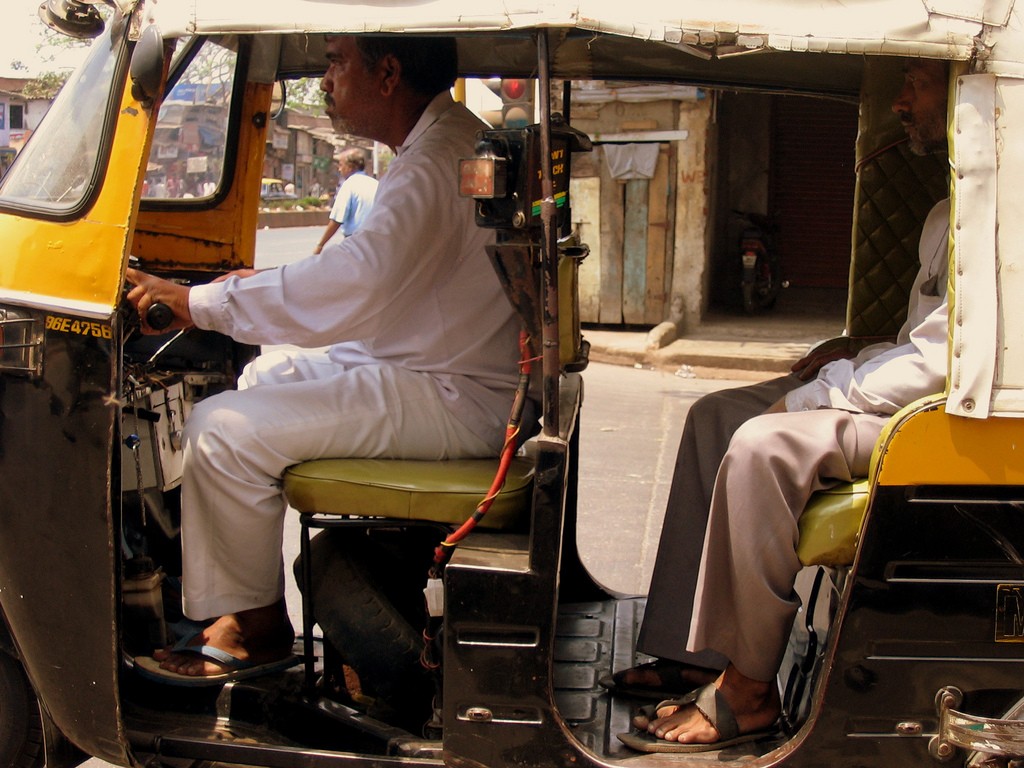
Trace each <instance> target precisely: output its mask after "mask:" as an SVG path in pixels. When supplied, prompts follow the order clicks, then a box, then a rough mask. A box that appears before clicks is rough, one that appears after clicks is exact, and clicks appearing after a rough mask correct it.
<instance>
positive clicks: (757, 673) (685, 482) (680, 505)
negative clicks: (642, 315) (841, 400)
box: [638, 376, 888, 681]
mask: <svg viewBox="0 0 1024 768" xmlns="http://www.w3.org/2000/svg"><path fill="white" fill-rule="evenodd" d="M801 383H802V382H800V380H799V379H798V378H797V377H795V376H785V377H782V378H779V379H774V380H771V381H767V382H763V383H760V384H755V385H753V386H749V387H743V388H740V389H733V390H724V391H721V392H716V393H712V394H710V395H707V396H705V397H703V398H701V399H700V400H699V401H697V402H696V403H695V404H694V405H693V407H691V409H690V411H689V414H688V415H687V419H686V424H685V426H684V428H683V437H682V441H681V443H680V446H679V453H678V455H677V457H676V468H675V475H674V477H673V480H672V487H671V490H670V493H669V500H668V506H667V509H666V513H665V521H664V526H663V528H662V533H661V541H660V543H659V546H658V556H657V559H656V561H655V566H654V574H653V577H652V580H651V588H650V592H649V595H648V602H647V609H646V613H645V616H644V622H643V626H642V628H641V632H640V639H639V643H638V650H640V651H642V652H644V653H647V654H650V655H652V656H657V657H659V658H668V659H676V660H679V661H685V662H689V663H693V664H697V665H700V666H705V667H715V668H718V669H721V668H724V666H725V664H726V663H727V662H728V661H732V663H733V664H734V665H735V666H736V668H737V669H738V670H739V671H740V672H741V673H743V674H744V675H746V676H747V677H751V678H753V679H756V680H765V681H767V680H771V679H773V678H774V677H775V674H776V672H777V671H778V667H779V664H780V663H781V660H782V655H783V652H784V650H785V647H786V639H787V636H788V633H789V630H790V627H791V625H792V622H793V617H794V615H795V613H796V610H797V607H798V601H797V598H796V596H795V594H794V592H793V584H794V581H795V579H796V574H797V572H798V571H799V570H800V562H799V560H798V559H797V556H796V545H797V540H798V529H797V520H798V519H799V516H800V514H801V513H802V512H803V509H804V507H805V506H806V504H807V501H808V499H809V498H810V496H811V494H812V493H813V492H814V491H816V490H819V489H821V488H827V487H829V486H831V485H834V484H835V483H836V482H841V481H849V480H851V479H853V478H854V477H858V476H864V475H866V474H867V471H868V464H869V462H870V459H871V452H872V450H873V448H874V445H875V442H876V441H877V439H878V435H879V434H880V433H881V430H882V427H883V426H884V424H885V423H886V421H887V420H888V417H886V416H876V415H870V414H861V413H849V412H845V411H838V410H834V409H823V410H816V411H803V412H799V413H781V414H768V415H762V414H763V412H764V411H765V409H767V408H768V407H769V406H770V405H772V404H773V403H775V402H776V401H777V400H779V399H780V398H782V397H783V396H785V394H786V393H787V392H789V391H790V390H792V389H795V388H796V387H798V386H800V384H801ZM755 416H756V417H757V418H754V417H755Z"/></svg>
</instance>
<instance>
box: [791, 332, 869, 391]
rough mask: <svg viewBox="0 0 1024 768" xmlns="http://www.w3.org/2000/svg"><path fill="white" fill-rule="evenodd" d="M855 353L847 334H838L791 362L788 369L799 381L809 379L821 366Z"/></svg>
mask: <svg viewBox="0 0 1024 768" xmlns="http://www.w3.org/2000/svg"><path fill="white" fill-rule="evenodd" d="M854 355H856V351H854V349H853V345H851V344H850V338H849V337H848V336H840V337H838V338H835V339H829V340H828V341H826V342H824V343H822V344H819V345H818V346H816V347H815V348H814V349H812V350H811V351H810V352H809V353H808V354H807V355H805V356H804V357H802V358H800V359H799V360H797V361H796V362H795V363H793V367H792V368H790V370H791V371H792V372H793V373H795V374H796V375H797V376H798V377H799V378H800V380H801V381H810V380H811V379H813V378H814V377H815V376H817V375H818V371H820V370H821V369H822V368H823V367H825V366H826V365H828V364H829V363H831V362H832V361H834V360H844V359H846V358H849V357H853V356H854Z"/></svg>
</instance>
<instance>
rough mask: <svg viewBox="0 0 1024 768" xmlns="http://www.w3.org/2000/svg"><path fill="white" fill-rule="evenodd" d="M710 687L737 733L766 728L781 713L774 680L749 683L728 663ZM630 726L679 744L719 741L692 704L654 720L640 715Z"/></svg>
mask: <svg viewBox="0 0 1024 768" xmlns="http://www.w3.org/2000/svg"><path fill="white" fill-rule="evenodd" d="M714 685H715V687H716V688H718V690H719V693H721V695H722V697H723V698H724V699H725V701H726V702H727V703H728V705H729V708H731V709H732V713H733V716H734V717H735V718H736V725H737V726H738V728H739V733H740V734H747V733H753V732H755V731H761V730H764V729H766V728H770V727H771V726H772V725H774V724H775V722H776V721H777V720H778V719H779V715H780V714H781V713H782V704H781V702H780V701H779V691H778V688H777V687H776V686H775V682H774V681H771V682H767V683H766V682H761V681H759V680H752V679H751V678H749V677H745V676H744V675H742V674H740V672H739V671H738V670H737V669H736V668H735V667H734V666H732V665H731V664H730V665H729V666H728V667H727V668H726V670H725V672H723V673H722V674H721V675H720V676H719V677H718V679H717V680H715V682H714ZM633 725H634V726H635V727H636V728H638V729H639V730H642V731H643V730H646V731H647V732H648V733H650V734H652V735H654V736H657V737H658V738H659V739H664V740H666V741H677V742H680V743H682V744H713V743H715V742H717V741H720V740H721V738H722V737H721V734H719V732H718V729H717V728H715V726H714V725H713V724H712V723H711V722H710V721H709V720H708V719H707V718H706V717H704V715H702V714H701V713H700V711H699V710H698V709H697V707H695V706H693V705H688V706H685V707H678V706H676V705H669V706H665V707H662V708H661V709H659V710H658V711H657V717H656V718H655V719H654V720H649V718H647V717H645V716H644V715H642V714H641V715H638V716H637V717H635V718H634V719H633Z"/></svg>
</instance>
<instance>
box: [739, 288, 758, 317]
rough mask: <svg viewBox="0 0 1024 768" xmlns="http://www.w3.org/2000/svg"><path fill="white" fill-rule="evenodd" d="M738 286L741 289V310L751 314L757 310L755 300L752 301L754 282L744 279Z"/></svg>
mask: <svg viewBox="0 0 1024 768" xmlns="http://www.w3.org/2000/svg"><path fill="white" fill-rule="evenodd" d="M740 287H741V288H742V289H743V311H744V312H746V313H747V314H748V315H752V314H754V313H755V312H756V311H757V302H756V301H754V284H753V283H752V282H747V281H746V280H744V281H743V285H742V286H740Z"/></svg>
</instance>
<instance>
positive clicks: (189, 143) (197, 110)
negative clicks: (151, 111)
mask: <svg viewBox="0 0 1024 768" xmlns="http://www.w3.org/2000/svg"><path fill="white" fill-rule="evenodd" d="M237 59H238V39H237V37H234V36H229V37H226V38H219V39H209V40H205V41H203V42H202V45H201V47H199V48H198V50H197V51H195V55H194V56H192V57H191V60H190V61H189V63H188V66H187V67H185V68H184V71H183V72H182V73H181V76H180V77H177V79H176V82H173V83H172V84H171V86H170V89H169V91H168V93H167V96H166V98H165V99H164V101H163V103H162V104H161V105H160V114H159V116H158V117H157V123H156V131H155V133H154V135H153V147H152V149H151V150H150V156H149V162H148V163H147V164H146V180H145V182H144V184H143V190H142V196H143V197H144V198H146V199H149V200H190V199H193V198H211V197H213V196H214V195H215V194H216V192H217V189H218V188H219V187H220V182H221V179H222V176H223V172H224V159H225V157H226V154H227V153H226V143H227V132H228V126H229V114H230V110H231V100H232V92H233V90H234V74H235V65H236V62H237Z"/></svg>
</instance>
